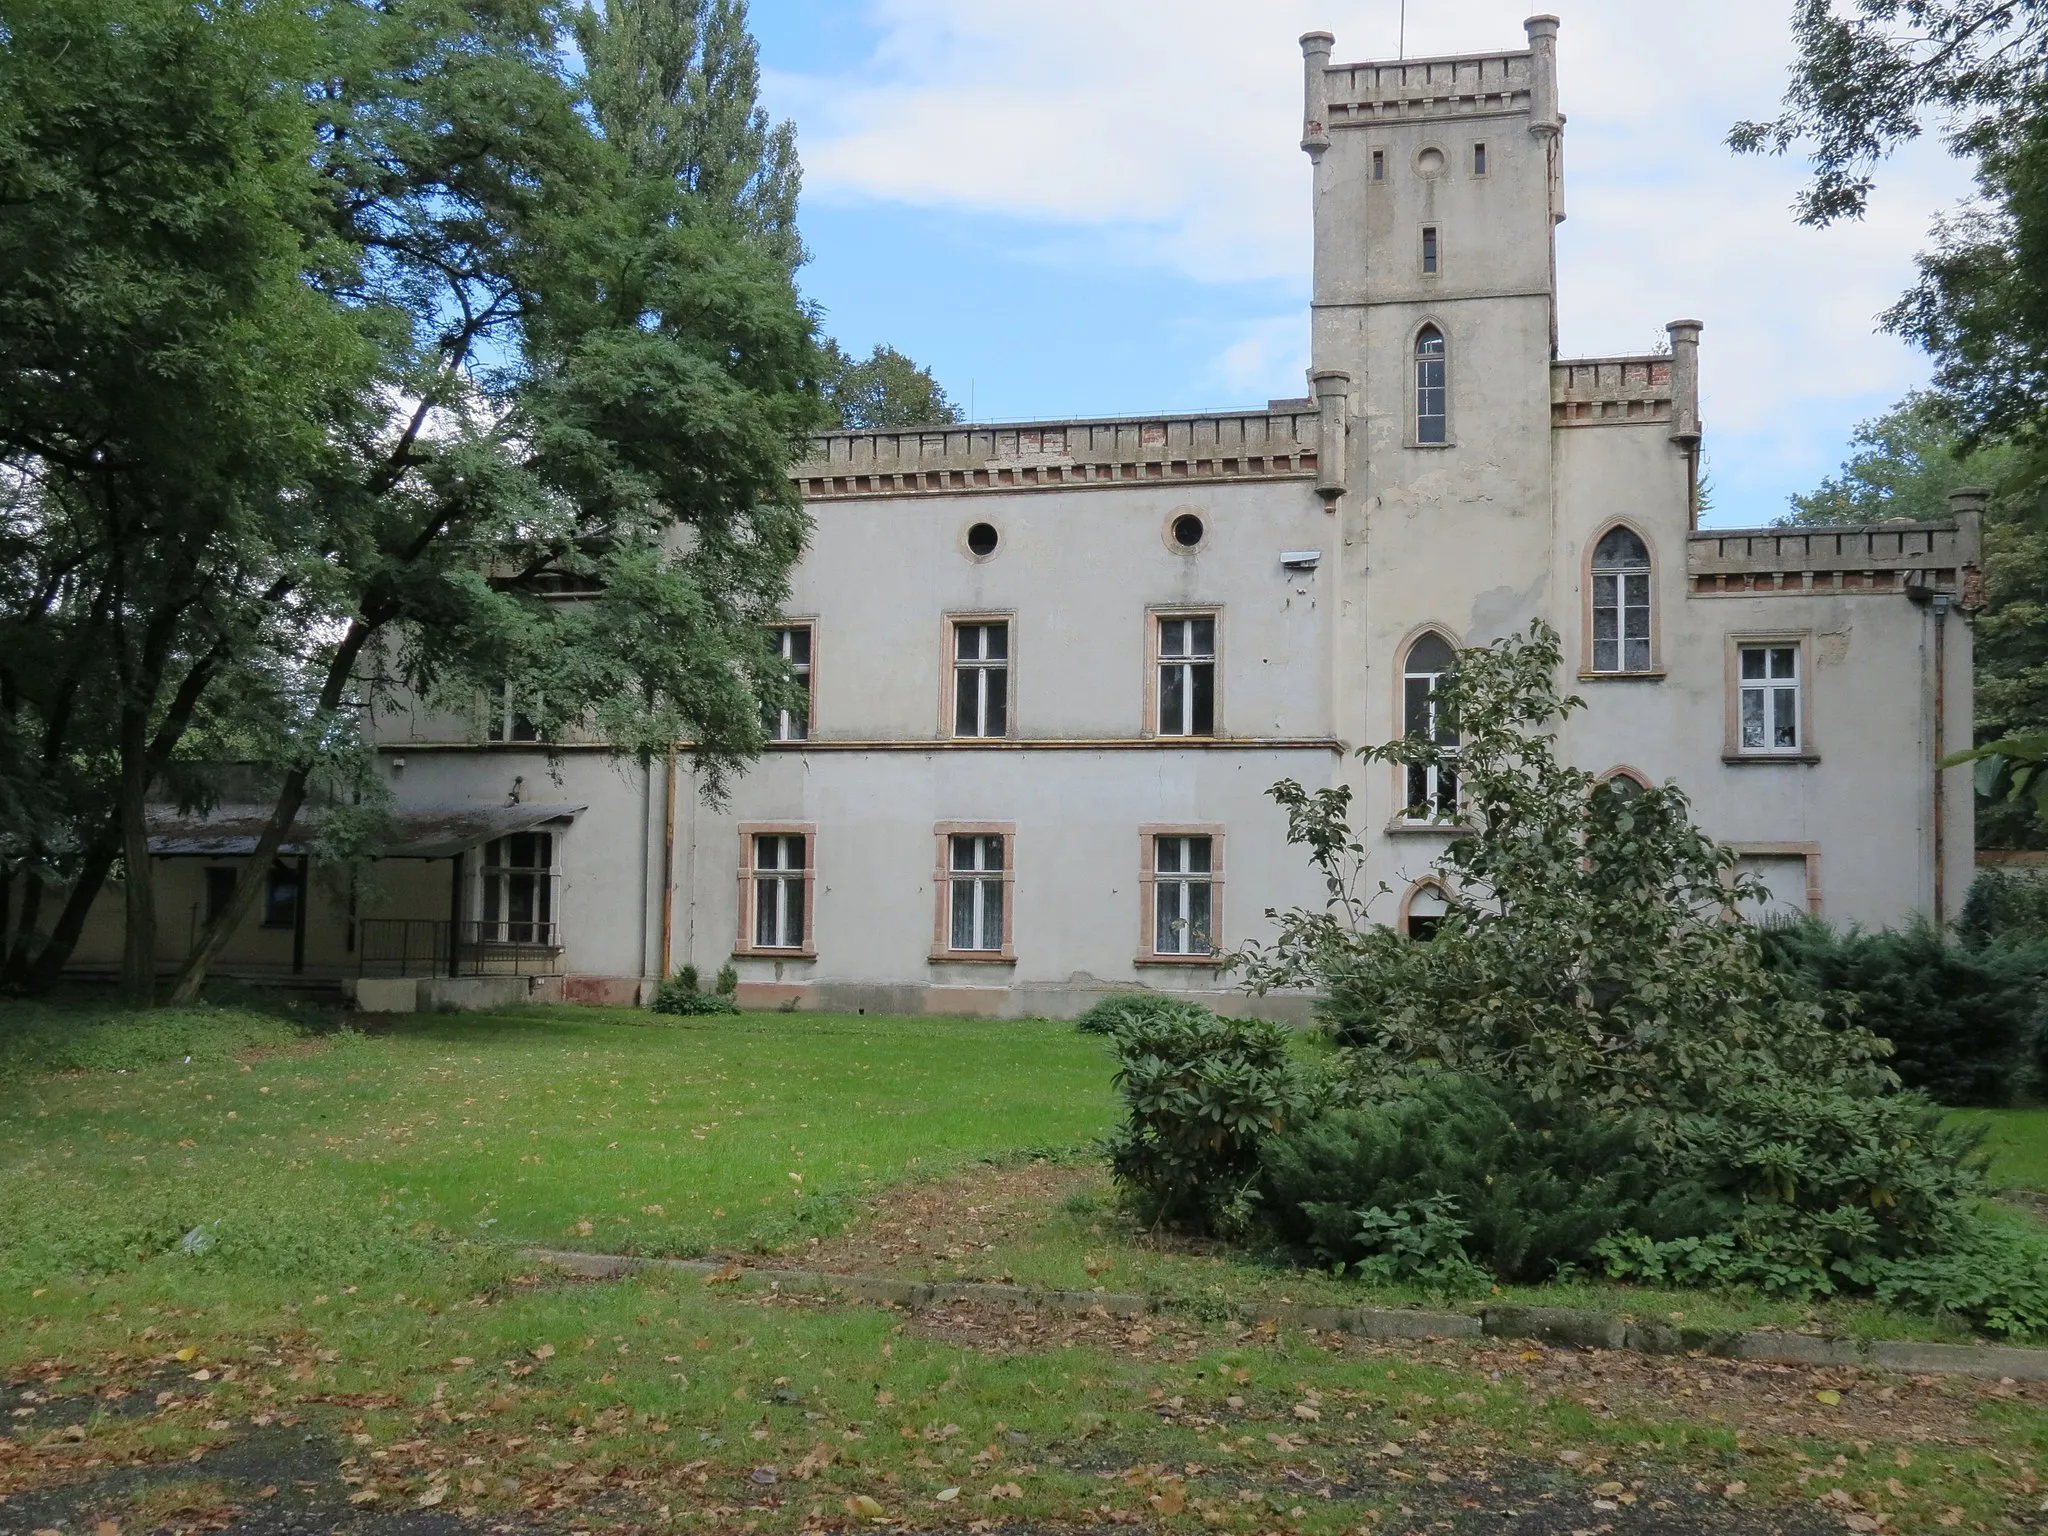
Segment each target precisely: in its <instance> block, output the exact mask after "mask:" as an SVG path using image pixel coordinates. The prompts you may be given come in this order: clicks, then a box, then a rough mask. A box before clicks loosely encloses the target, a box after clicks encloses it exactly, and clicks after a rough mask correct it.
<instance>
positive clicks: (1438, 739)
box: [1401, 630, 1458, 821]
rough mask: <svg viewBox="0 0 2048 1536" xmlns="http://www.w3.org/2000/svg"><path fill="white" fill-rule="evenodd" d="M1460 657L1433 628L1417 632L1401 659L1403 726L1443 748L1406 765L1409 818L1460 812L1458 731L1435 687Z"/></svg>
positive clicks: (1444, 816) (1427, 818)
mask: <svg viewBox="0 0 2048 1536" xmlns="http://www.w3.org/2000/svg"><path fill="white" fill-rule="evenodd" d="M1456 659H1457V655H1456V653H1455V652H1454V651H1453V650H1452V649H1451V643H1450V641H1448V640H1446V639H1445V638H1444V637H1443V636H1442V635H1440V634H1438V633H1436V632H1435V631H1434V630H1431V631H1430V632H1429V633H1427V634H1424V635H1418V636H1417V637H1416V639H1415V643H1414V644H1412V645H1410V646H1409V647H1408V655H1407V657H1406V658H1405V659H1404V660H1403V662H1402V664H1401V730H1402V734H1403V735H1405V736H1407V737H1409V738H1410V739H1411V740H1416V741H1427V742H1430V743H1432V744H1433V745H1435V746H1436V747H1437V748H1438V749H1439V750H1438V752H1437V755H1436V760H1435V761H1433V762H1427V763H1408V764H1406V765H1404V769H1403V772H1404V777H1405V784H1406V790H1407V798H1406V800H1405V802H1404V804H1405V810H1404V811H1403V815H1404V816H1405V817H1406V818H1407V819H1408V820H1409V821H1437V820H1444V819H1449V818H1453V817H1455V816H1456V815H1457V814H1458V769H1457V752H1458V733H1457V732H1456V731H1455V730H1453V729H1452V728H1451V726H1450V724H1449V722H1448V721H1446V720H1445V719H1444V716H1443V711H1442V709H1441V708H1440V707H1439V705H1438V703H1437V689H1438V687H1439V686H1440V685H1441V684H1442V682H1443V679H1444V674H1445V673H1447V672H1449V671H1450V670H1451V667H1452V665H1453V664H1454V663H1455V661H1456Z"/></svg>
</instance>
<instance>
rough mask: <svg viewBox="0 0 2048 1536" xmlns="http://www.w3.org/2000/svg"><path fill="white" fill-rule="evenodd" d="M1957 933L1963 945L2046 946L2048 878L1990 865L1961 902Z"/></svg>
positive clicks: (1981, 871)
mask: <svg viewBox="0 0 2048 1536" xmlns="http://www.w3.org/2000/svg"><path fill="white" fill-rule="evenodd" d="M1956 933H1957V935H1958V936H1959V937H1960V938H1961V939H1962V941H1963V942H1964V943H1965V944H1969V945H1973V946H1975V945H1985V944H1995V943H1999V942H2002V941H2003V942H2020V943H2025V942H2028V941H2043V942H2048V874H2042V873H2034V872H2029V871H2022V870H2016V869H2005V868H2001V867H1999V866H1997V865H1993V866H1992V867H1991V868H1989V869H1985V870H1980V871H1979V872H1978V874H1977V878H1976V879H1975V880H1973V881H1971V882H1970V893H1969V895H1967V896H1966V897H1964V898H1963V911H1962V915H1961V916H1960V917H1958V918H1957V919H1956Z"/></svg>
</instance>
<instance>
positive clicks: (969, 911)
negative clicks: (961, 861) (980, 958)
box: [953, 839, 974, 949]
mask: <svg viewBox="0 0 2048 1536" xmlns="http://www.w3.org/2000/svg"><path fill="white" fill-rule="evenodd" d="M963 841H964V839H963ZM956 867H957V866H956ZM953 948H955V949H972V948H974V882H973V881H972V880H955V881H954V882H953Z"/></svg>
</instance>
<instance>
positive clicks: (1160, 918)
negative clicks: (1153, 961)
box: [1152, 880, 1181, 955]
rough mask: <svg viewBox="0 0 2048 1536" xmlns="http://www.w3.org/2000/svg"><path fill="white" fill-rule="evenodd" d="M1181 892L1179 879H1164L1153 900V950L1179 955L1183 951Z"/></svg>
mask: <svg viewBox="0 0 2048 1536" xmlns="http://www.w3.org/2000/svg"><path fill="white" fill-rule="evenodd" d="M1180 893H1181V883H1180V882H1179V881H1178V880H1162V881H1160V882H1159V885H1158V887H1157V896H1156V899H1155V900H1154V902H1153V912H1154V922H1153V935H1152V952H1153V953H1154V954H1159V955H1177V954H1179V953H1180V952H1181V948H1180V945H1181V928H1180Z"/></svg>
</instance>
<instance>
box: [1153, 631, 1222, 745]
mask: <svg viewBox="0 0 2048 1536" xmlns="http://www.w3.org/2000/svg"><path fill="white" fill-rule="evenodd" d="M1159 734H1160V735H1162V736H1214V735H1215V734H1216V616H1215V615H1214V614H1206V615H1203V616H1201V617H1189V618H1163V619H1161V620H1159Z"/></svg>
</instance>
